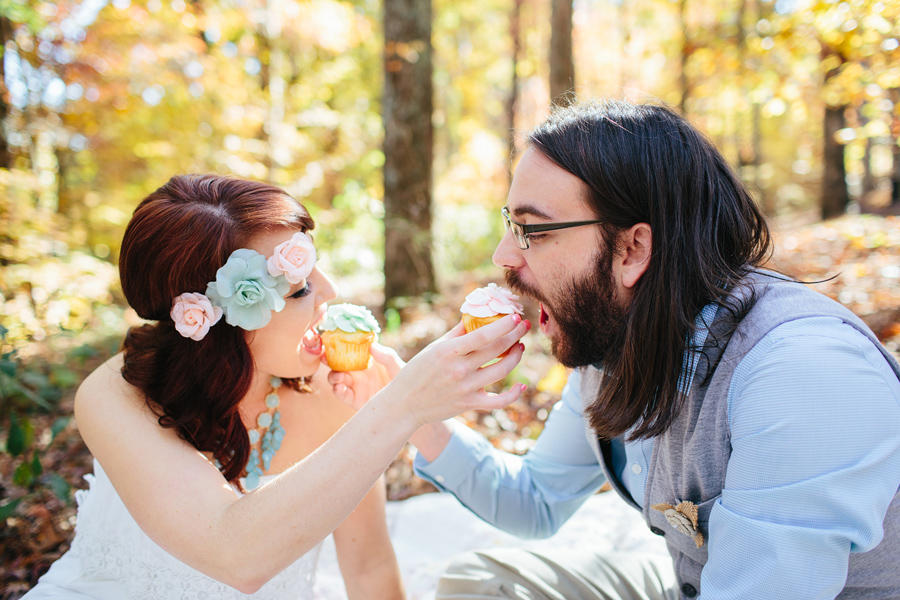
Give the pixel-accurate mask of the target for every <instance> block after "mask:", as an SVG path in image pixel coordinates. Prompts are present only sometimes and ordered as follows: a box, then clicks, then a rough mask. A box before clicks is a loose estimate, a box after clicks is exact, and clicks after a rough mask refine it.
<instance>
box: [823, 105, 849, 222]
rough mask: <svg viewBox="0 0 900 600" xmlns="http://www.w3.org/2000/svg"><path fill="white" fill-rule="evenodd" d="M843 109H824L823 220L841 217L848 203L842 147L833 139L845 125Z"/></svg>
mask: <svg viewBox="0 0 900 600" xmlns="http://www.w3.org/2000/svg"><path fill="white" fill-rule="evenodd" d="M845 108H846V107H845V106H839V107H836V108H835V107H832V106H826V107H825V130H824V135H825V140H824V152H823V156H822V162H823V171H822V197H821V199H820V206H821V209H822V218H823V219H832V218H834V217H839V216H841V215H842V214H844V211H845V210H846V209H847V205H848V204H849V203H850V194H849V193H848V191H847V180H846V171H845V170H844V146H843V145H842V144H839V143H838V142H837V140H836V139H835V135H836V134H837V132H838V131H840V130H841V129H843V128H844V125H845V120H844V110H845Z"/></svg>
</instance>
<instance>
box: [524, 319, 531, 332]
mask: <svg viewBox="0 0 900 600" xmlns="http://www.w3.org/2000/svg"><path fill="white" fill-rule="evenodd" d="M525 331H531V321H529V320H528V319H525Z"/></svg>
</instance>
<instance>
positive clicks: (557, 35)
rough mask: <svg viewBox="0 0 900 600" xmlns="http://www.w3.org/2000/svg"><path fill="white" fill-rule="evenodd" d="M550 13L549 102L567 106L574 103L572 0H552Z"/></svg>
mask: <svg viewBox="0 0 900 600" xmlns="http://www.w3.org/2000/svg"><path fill="white" fill-rule="evenodd" d="M551 11H552V14H551V16H550V101H551V102H552V103H553V104H555V105H557V106H567V105H569V104H572V103H573V102H574V101H575V61H574V58H573V56H572V54H573V52H572V12H573V11H572V0H552V6H551Z"/></svg>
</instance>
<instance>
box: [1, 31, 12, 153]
mask: <svg viewBox="0 0 900 600" xmlns="http://www.w3.org/2000/svg"><path fill="white" fill-rule="evenodd" d="M12 36H13V28H12V22H11V21H10V20H9V19H7V18H6V17H4V16H0V44H2V46H0V48H2V49H3V50H2V54H0V169H9V168H11V167H12V165H13V156H12V153H11V152H10V151H9V143H8V142H7V140H6V119H7V117H8V116H9V102H10V99H9V90H7V89H6V68H5V67H4V66H3V63H4V58H5V56H6V51H5V48H6V42H8V41H9V40H11V39H12Z"/></svg>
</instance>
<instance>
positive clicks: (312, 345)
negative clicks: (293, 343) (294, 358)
mask: <svg viewBox="0 0 900 600" xmlns="http://www.w3.org/2000/svg"><path fill="white" fill-rule="evenodd" d="M324 318H325V311H324V310H323V311H322V312H321V314H320V315H319V316H318V318H317V319H314V320H313V322H312V323H310V325H309V329H307V330H306V333H304V334H303V338H302V339H301V340H300V344H301V345H302V346H303V349H304V350H306V351H307V352H309V353H311V354H315V355H319V354H322V336H321V335H319V330H318V329H316V328H317V327H318V326H319V325H321V324H322V319H324Z"/></svg>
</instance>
